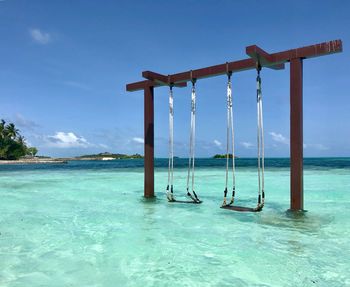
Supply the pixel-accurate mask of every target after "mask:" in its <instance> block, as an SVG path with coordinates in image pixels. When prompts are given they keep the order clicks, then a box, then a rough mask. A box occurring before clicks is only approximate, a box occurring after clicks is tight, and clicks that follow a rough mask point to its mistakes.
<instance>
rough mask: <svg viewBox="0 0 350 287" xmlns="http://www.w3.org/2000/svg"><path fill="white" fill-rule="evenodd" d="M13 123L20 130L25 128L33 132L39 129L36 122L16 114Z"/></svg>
mask: <svg viewBox="0 0 350 287" xmlns="http://www.w3.org/2000/svg"><path fill="white" fill-rule="evenodd" d="M13 121H14V123H15V124H16V125H17V126H18V127H19V128H24V129H27V130H33V129H35V128H37V127H39V124H37V123H36V122H34V121H32V120H30V119H27V118H25V117H24V116H23V115H21V114H16V115H15V116H14V119H13Z"/></svg>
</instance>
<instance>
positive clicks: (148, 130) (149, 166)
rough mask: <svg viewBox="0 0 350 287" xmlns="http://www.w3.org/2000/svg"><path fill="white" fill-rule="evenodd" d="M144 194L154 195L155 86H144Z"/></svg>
mask: <svg viewBox="0 0 350 287" xmlns="http://www.w3.org/2000/svg"><path fill="white" fill-rule="evenodd" d="M144 141H145V142H144V148H145V150H144V171H145V175H144V196H145V197H146V198H151V197H154V88H153V86H149V85H147V86H145V88H144Z"/></svg>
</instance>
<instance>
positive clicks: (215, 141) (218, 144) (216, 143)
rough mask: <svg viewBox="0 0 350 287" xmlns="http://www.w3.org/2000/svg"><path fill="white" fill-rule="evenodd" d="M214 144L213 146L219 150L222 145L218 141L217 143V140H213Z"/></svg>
mask: <svg viewBox="0 0 350 287" xmlns="http://www.w3.org/2000/svg"><path fill="white" fill-rule="evenodd" d="M214 144H215V145H216V146H217V147H219V148H221V147H222V143H221V142H220V141H218V140H214Z"/></svg>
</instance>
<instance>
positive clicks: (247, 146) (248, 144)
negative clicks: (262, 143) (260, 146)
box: [241, 142, 254, 149]
mask: <svg viewBox="0 0 350 287" xmlns="http://www.w3.org/2000/svg"><path fill="white" fill-rule="evenodd" d="M241 145H242V146H243V147H244V148H246V149H250V148H252V147H253V146H254V145H253V144H252V143H251V142H241Z"/></svg>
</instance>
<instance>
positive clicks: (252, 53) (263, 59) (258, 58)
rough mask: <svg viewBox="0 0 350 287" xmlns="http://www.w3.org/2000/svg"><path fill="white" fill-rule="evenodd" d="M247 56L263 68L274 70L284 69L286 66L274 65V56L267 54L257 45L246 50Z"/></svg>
mask: <svg viewBox="0 0 350 287" xmlns="http://www.w3.org/2000/svg"><path fill="white" fill-rule="evenodd" d="M245 51H246V54H247V55H248V56H249V57H251V58H252V59H254V60H255V62H256V63H259V65H260V66H261V67H268V68H271V69H274V70H282V69H284V64H283V63H281V64H274V62H275V61H274V59H273V56H272V55H270V54H269V53H267V52H265V51H264V50H263V49H261V48H260V47H258V46H256V45H252V46H248V47H246V49H245Z"/></svg>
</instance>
